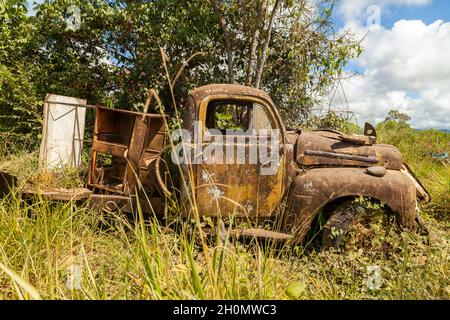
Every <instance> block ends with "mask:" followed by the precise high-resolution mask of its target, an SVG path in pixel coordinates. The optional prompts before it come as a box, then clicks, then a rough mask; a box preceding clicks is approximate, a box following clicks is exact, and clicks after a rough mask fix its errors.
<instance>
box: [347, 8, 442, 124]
mask: <svg viewBox="0 0 450 320" xmlns="http://www.w3.org/2000/svg"><path fill="white" fill-rule="evenodd" d="M346 2H349V1H344V3H343V5H344V6H345V5H346ZM372 2H373V1H370V3H372ZM378 2H379V3H381V4H382V5H384V6H387V5H389V3H391V2H393V1H388V0H385V1H378ZM395 2H396V3H397V2H402V3H403V4H411V5H412V4H415V5H423V4H426V3H427V2H428V1H426V0H401V1H395ZM367 3H369V1H365V0H360V1H351V4H350V2H349V3H348V4H347V6H348V7H347V9H345V8H344V9H342V10H347V11H348V12H351V10H357V9H358V8H364V6H365V5H366V4H367ZM352 8H353V9H352ZM347 11H346V12H347ZM347 27H350V28H351V29H352V30H353V31H354V32H355V33H356V34H357V35H358V36H359V37H363V36H366V37H365V40H364V41H363V47H364V48H365V51H364V53H363V54H362V56H361V57H360V58H359V59H357V60H356V61H354V62H353V63H354V64H355V65H357V66H358V69H361V70H363V72H362V75H360V76H356V77H353V78H351V79H350V80H348V81H345V82H343V89H344V91H345V94H346V97H347V99H348V102H349V105H350V108H351V110H352V111H354V112H355V114H356V115H357V118H358V120H359V121H360V122H363V121H371V122H378V121H382V120H383V119H384V117H385V116H386V114H387V113H388V112H389V110H391V109H397V110H399V111H402V112H406V113H407V114H409V115H410V116H411V118H412V121H411V124H412V125H413V126H414V127H416V128H420V129H425V128H439V129H450V90H449V89H450V63H448V57H449V56H450V22H443V21H436V22H434V23H431V24H425V23H424V22H423V21H420V20H400V21H397V22H396V23H395V24H394V25H393V27H392V28H391V29H387V28H385V27H382V26H365V25H363V24H360V23H357V22H355V20H354V19H353V20H351V21H348V25H347Z"/></svg>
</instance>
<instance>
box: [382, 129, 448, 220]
mask: <svg viewBox="0 0 450 320" xmlns="http://www.w3.org/2000/svg"><path fill="white" fill-rule="evenodd" d="M377 133H378V141H379V142H380V143H389V144H393V145H395V146H396V147H398V148H399V150H400V151H401V152H402V154H403V157H404V161H405V162H406V163H407V164H408V165H409V166H410V167H411V169H412V170H413V171H414V172H415V174H416V175H417V176H418V178H419V180H420V181H422V183H423V184H424V185H425V187H426V188H427V189H428V191H429V192H430V193H431V196H432V202H431V204H430V205H429V206H428V207H427V212H430V213H433V214H435V215H437V216H439V217H441V218H443V219H448V218H447V216H448V213H449V212H450V203H449V196H448V195H449V194H450V167H449V164H448V162H447V163H446V162H443V161H439V160H435V159H432V157H431V153H448V152H449V149H450V134H448V133H445V132H441V131H438V130H426V131H421V130H414V129H412V128H411V127H410V126H409V125H408V124H407V123H405V122H403V121H400V122H397V121H393V120H389V121H385V122H383V123H380V124H378V126H377Z"/></svg>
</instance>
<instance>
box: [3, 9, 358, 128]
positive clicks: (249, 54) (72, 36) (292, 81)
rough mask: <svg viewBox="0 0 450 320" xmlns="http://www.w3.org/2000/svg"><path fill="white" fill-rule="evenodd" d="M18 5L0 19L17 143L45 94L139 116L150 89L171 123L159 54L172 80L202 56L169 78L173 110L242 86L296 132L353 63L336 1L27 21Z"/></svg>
mask: <svg viewBox="0 0 450 320" xmlns="http://www.w3.org/2000/svg"><path fill="white" fill-rule="evenodd" d="M25 4H26V1H19V0H5V1H3V2H1V5H2V7H1V8H2V9H0V10H2V11H1V12H2V13H1V14H0V19H3V20H2V22H3V21H4V22H5V23H2V27H1V29H0V39H1V40H2V42H1V43H0V45H1V47H0V57H2V60H1V61H2V62H1V64H2V69H0V70H2V71H0V72H2V74H4V76H3V77H2V80H0V84H1V85H2V86H3V87H2V88H3V90H2V95H3V96H2V98H0V103H2V104H3V105H6V104H8V106H9V107H8V108H9V109H8V108H3V109H2V110H12V105H14V106H15V108H18V107H19V108H20V109H21V111H20V112H19V113H10V112H9V111H8V114H11V115H13V116H14V117H15V119H16V120H17V119H25V120H26V121H23V123H24V124H25V123H27V122H28V123H29V126H30V127H28V129H26V128H20V130H19V131H21V132H24V133H25V132H28V133H30V132H34V133H35V132H36V131H37V130H36V128H38V129H40V128H39V126H38V125H36V122H37V121H38V119H39V118H40V117H39V110H40V109H39V104H38V101H42V100H43V99H44V97H45V94H46V93H48V92H52V93H58V94H65V95H71V96H76V97H80V98H85V99H87V100H88V101H89V102H90V103H92V104H102V105H108V106H111V107H118V108H127V109H135V110H142V105H143V102H144V100H145V96H146V93H147V90H148V88H150V87H152V88H154V89H156V90H157V91H158V92H159V94H160V95H161V96H162V100H163V104H164V105H165V106H166V111H168V112H169V113H171V112H172V110H170V107H169V106H171V105H172V104H171V99H170V93H169V86H168V83H167V79H166V74H165V70H164V67H163V64H162V58H161V53H160V48H163V49H164V52H165V54H166V55H167V57H169V58H170V59H169V60H168V68H169V73H171V74H172V75H174V74H175V73H176V71H177V70H178V68H179V67H180V65H183V64H184V63H186V61H187V60H188V58H189V57H191V56H192V55H193V54H195V53H199V52H202V53H204V54H202V55H200V54H198V55H195V58H194V59H192V60H190V61H189V63H188V65H187V66H186V68H185V71H184V72H183V74H182V75H181V76H180V77H179V78H178V81H177V83H176V85H175V96H176V98H177V101H176V102H177V104H178V105H181V104H182V103H183V98H184V97H186V96H187V94H188V92H189V91H190V90H191V89H192V88H194V87H198V86H201V85H205V84H209V83H223V82H233V83H239V84H247V85H251V86H255V87H261V88H262V89H264V90H266V91H267V92H268V93H269V94H270V95H271V97H272V98H273V99H274V100H275V102H276V104H277V105H278V107H279V108H280V110H281V114H282V116H283V117H284V120H285V122H286V123H288V125H290V126H291V125H292V126H293V125H298V124H299V123H302V122H303V123H304V122H305V121H307V120H308V119H309V118H310V117H311V115H312V113H311V110H312V107H313V106H314V105H316V104H317V103H319V102H320V101H321V97H322V96H323V95H324V94H325V93H326V92H327V90H328V89H329V87H330V85H331V84H333V83H334V81H336V79H338V78H340V76H341V72H342V68H343V67H344V66H345V63H346V61H347V60H348V59H350V58H351V57H354V56H356V55H358V54H359V53H360V47H359V44H358V43H357V42H355V41H354V40H353V39H352V37H351V35H350V34H349V33H343V34H340V35H336V34H335V33H334V31H333V27H332V14H333V10H334V8H335V0H318V1H317V0H314V1H311V0H298V1H291V0H227V1H222V0H192V1H184V0H155V1H131V0H70V1H68V0H53V1H49V0H46V1H44V2H43V3H42V4H40V5H38V6H37V7H36V8H35V9H36V16H35V17H28V15H27V14H26V6H25ZM69 6H77V7H78V8H79V9H80V14H81V17H80V18H81V24H80V25H79V28H75V29H73V28H68V22H67V21H68V15H70V12H69V10H68V8H69ZM17 10H18V11H17ZM16 11H17V12H16ZM5 12H9V13H10V12H15V13H14V15H13V16H14V19H11V17H10V16H9V13H8V17H7V16H6V13H5ZM8 19H9V20H8ZM7 55H8V56H9V57H8V58H5V59H3V57H6V56H7ZM3 61H4V62H3ZM6 82H7V83H6ZM22 83H23V85H22ZM18 91H21V92H22V93H21V94H17V92H18ZM12 95H14V97H15V98H14V97H13V96H12ZM19 96H20V97H21V98H20V99H18V97H19ZM25 97H28V98H27V99H25ZM2 101H3V102H2ZM13 101H14V102H13ZM5 112H6V111H5ZM10 119H12V118H11V117H10ZM31 119H34V120H31ZM16 120H14V121H16ZM17 121H18V120H17ZM13 126H14V125H13V124H12V123H9V124H6V123H5V126H4V128H7V127H8V128H9V127H13ZM19 127H20V126H19ZM2 130H3V129H2ZM27 130H28V131H27ZM33 130H34V131H33Z"/></svg>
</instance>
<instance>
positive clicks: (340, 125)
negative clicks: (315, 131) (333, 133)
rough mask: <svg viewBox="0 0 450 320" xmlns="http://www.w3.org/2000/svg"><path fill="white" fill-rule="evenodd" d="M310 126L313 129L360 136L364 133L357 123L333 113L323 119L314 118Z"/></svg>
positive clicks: (309, 123)
mask: <svg viewBox="0 0 450 320" xmlns="http://www.w3.org/2000/svg"><path fill="white" fill-rule="evenodd" d="M308 125H309V127H311V128H319V129H328V130H337V131H341V132H345V133H355V134H360V133H361V131H362V129H361V128H360V127H359V126H358V125H357V124H356V123H353V122H350V121H349V120H347V119H345V118H344V117H342V116H340V115H338V114H337V113H335V112H333V111H330V112H328V113H327V114H326V115H325V116H322V117H318V116H314V117H313V118H312V119H311V120H310V121H309V122H308Z"/></svg>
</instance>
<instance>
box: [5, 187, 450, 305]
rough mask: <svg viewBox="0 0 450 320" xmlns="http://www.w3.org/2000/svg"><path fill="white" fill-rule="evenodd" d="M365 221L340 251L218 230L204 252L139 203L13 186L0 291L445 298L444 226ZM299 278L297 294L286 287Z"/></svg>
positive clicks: (9, 295)
mask: <svg viewBox="0 0 450 320" xmlns="http://www.w3.org/2000/svg"><path fill="white" fill-rule="evenodd" d="M371 221H372V222H371V223H372V226H370V227H368V226H367V225H366V226H362V227H361V228H362V231H361V230H358V231H357V232H356V231H355V232H356V233H355V236H354V237H352V239H353V240H352V242H349V243H348V245H347V248H346V250H345V251H344V252H343V253H337V252H336V253H334V252H331V253H329V252H328V253H324V252H320V251H309V252H307V253H304V254H301V255H300V254H295V250H294V249H293V248H278V249H277V250H274V248H271V247H270V246H269V247H266V246H262V245H261V244H260V243H256V242H250V243H245V244H244V243H241V242H238V241H235V240H233V239H228V241H225V242H221V241H220V240H217V241H215V242H213V243H212V244H210V246H209V250H208V251H207V252H205V251H203V250H202V246H201V245H199V244H198V243H197V241H196V239H197V238H198V237H197V236H198V235H197V234H196V232H197V231H196V228H193V227H192V226H191V225H189V224H185V225H182V226H181V227H180V228H169V227H166V226H162V225H161V223H160V222H159V221H158V220H155V219H153V218H150V217H147V218H145V217H143V215H142V214H141V213H140V212H136V214H135V215H134V218H130V217H127V216H125V215H122V214H120V213H112V212H110V213H99V212H94V211H91V210H87V209H86V208H84V207H83V206H80V205H76V204H75V203H66V204H61V203H50V202H48V201H43V200H39V199H36V200H35V201H33V202H32V203H25V202H24V201H23V200H20V199H19V198H18V197H17V196H16V195H14V194H12V195H11V196H10V197H8V198H5V199H4V200H2V202H1V203H0V261H1V263H2V265H3V266H5V267H6V268H7V270H10V271H12V272H14V273H15V274H16V275H17V277H15V276H12V274H11V273H8V272H5V269H4V268H1V269H0V270H2V271H0V298H2V299H28V298H36V297H39V295H40V297H42V298H43V299H290V298H300V299H342V298H345V299H367V298H377V299H391V298H394V299H435V298H437V299H447V298H449V294H450V287H449V271H448V270H449V261H448V254H449V245H448V233H447V232H445V231H444V230H442V228H441V227H440V226H439V225H438V224H437V223H433V228H434V230H435V238H434V239H432V241H431V243H429V240H428V239H427V238H426V237H423V236H421V235H419V234H416V233H409V232H404V233H399V232H398V230H395V229H394V228H386V227H384V226H383V225H382V223H381V222H378V221H376V219H375V220H374V221H373V219H372V220H371ZM189 230H191V231H192V233H191V232H188V231H189ZM206 255H208V256H206ZM207 259H210V261H211V262H212V268H213V272H214V274H215V275H216V276H215V277H210V275H209V274H208V272H209V271H208V265H207V263H206V260H207ZM373 265H375V266H380V268H381V270H382V272H381V276H382V287H381V288H380V289H379V290H375V291H373V290H372V291H371V290H369V289H368V287H367V285H366V282H367V279H368V277H369V274H368V273H367V267H368V266H373ZM74 266H76V267H77V268H79V270H81V273H80V275H81V278H80V282H79V286H73V285H70V279H72V278H73V277H72V278H71V275H72V274H71V270H73V267H74ZM72 276H73V275H72ZM18 279H21V280H18ZM299 284H300V288H301V290H297V291H296V294H295V295H293V294H292V293H290V291H289V290H287V289H288V288H289V287H290V286H292V285H294V286H295V285H299ZM36 294H38V295H36Z"/></svg>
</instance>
